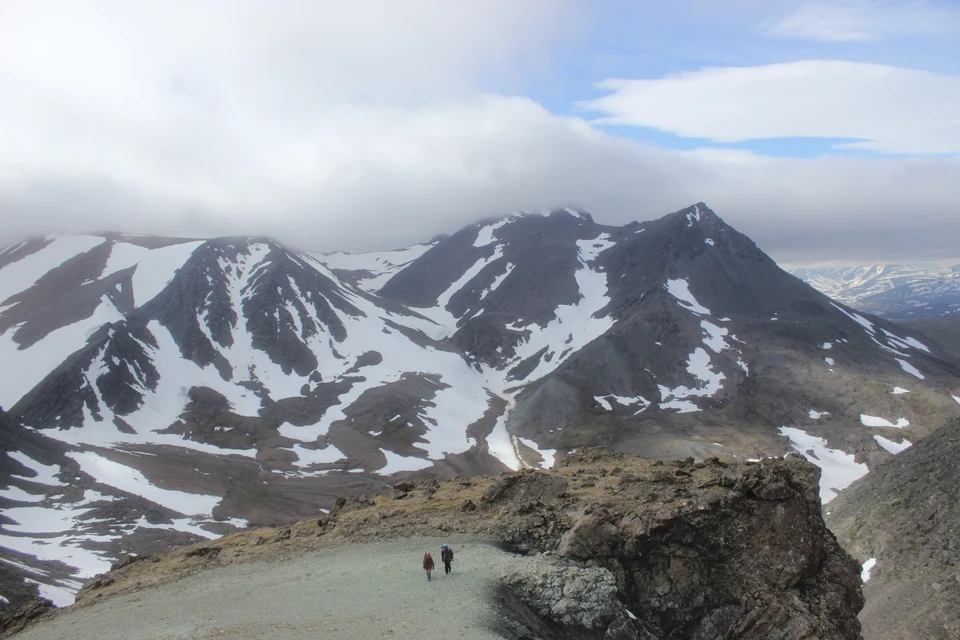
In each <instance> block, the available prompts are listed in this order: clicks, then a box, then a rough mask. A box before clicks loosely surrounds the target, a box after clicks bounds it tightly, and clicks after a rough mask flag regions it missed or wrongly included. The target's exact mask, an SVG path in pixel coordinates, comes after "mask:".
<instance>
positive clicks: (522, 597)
mask: <svg viewBox="0 0 960 640" xmlns="http://www.w3.org/2000/svg"><path fill="white" fill-rule="evenodd" d="M503 582H504V584H505V585H506V587H507V588H508V589H509V590H510V591H512V592H513V594H515V595H516V597H517V599H518V600H519V601H520V602H521V603H522V604H523V605H525V606H526V607H529V609H530V610H531V611H532V612H533V613H534V614H535V615H536V617H537V618H539V620H540V621H542V622H543V623H544V624H543V626H542V627H541V626H540V625H535V626H534V628H532V629H529V628H528V629H525V630H524V631H525V634H522V635H521V634H518V633H517V629H516V627H520V626H521V624H522V622H521V621H522V620H523V618H520V619H519V620H518V618H519V616H518V615H517V612H516V611H514V612H513V614H512V615H511V618H512V620H513V625H504V628H503V629H501V631H505V632H506V633H504V635H505V637H507V638H522V637H531V635H526V634H536V635H533V636H532V637H537V636H541V637H542V635H541V634H543V632H544V631H545V630H549V633H550V635H549V636H547V637H550V638H554V637H560V638H565V637H570V638H573V637H576V638H583V639H584V640H589V639H591V638H596V639H601V638H602V639H604V640H628V639H637V638H647V637H650V636H647V635H639V634H638V632H637V631H636V630H635V629H633V628H632V627H633V625H631V623H630V614H629V613H627V609H626V607H625V606H624V605H623V604H622V603H621V602H620V600H619V599H618V597H617V595H618V594H617V580H616V578H615V577H614V575H613V574H612V573H610V571H608V570H606V569H602V568H600V567H591V568H579V567H572V566H551V567H548V568H544V569H542V570H540V571H530V572H526V573H514V574H510V575H508V576H504V578H503ZM525 617H527V616H525ZM511 626H513V627H514V628H512V629H511ZM537 627H540V628H539V629H538V628H537ZM544 627H545V629H544ZM538 631H539V633H538Z"/></svg>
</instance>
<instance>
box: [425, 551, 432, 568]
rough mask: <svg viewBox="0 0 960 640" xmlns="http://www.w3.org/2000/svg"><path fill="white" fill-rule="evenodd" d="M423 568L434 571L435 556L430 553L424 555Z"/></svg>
mask: <svg viewBox="0 0 960 640" xmlns="http://www.w3.org/2000/svg"><path fill="white" fill-rule="evenodd" d="M423 568H424V569H426V570H427V571H433V558H431V557H430V554H429V553H428V554H427V555H425V556H423Z"/></svg>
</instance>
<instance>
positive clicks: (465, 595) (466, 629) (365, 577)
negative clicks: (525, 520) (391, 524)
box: [16, 537, 537, 640]
mask: <svg viewBox="0 0 960 640" xmlns="http://www.w3.org/2000/svg"><path fill="white" fill-rule="evenodd" d="M441 542H448V543H449V544H450V546H451V547H453V549H454V552H455V553H456V560H455V561H454V563H453V572H452V573H451V574H450V575H449V576H446V575H444V573H443V564H442V563H440V543H441ZM425 551H430V553H431V555H433V557H434V560H435V561H436V562H437V565H438V569H439V570H434V573H433V581H432V582H427V580H426V577H425V575H424V572H423V570H422V569H421V568H420V567H421V562H422V558H423V554H424V552H425ZM530 562H537V560H536V559H531V558H523V557H518V556H515V555H512V554H509V553H506V552H504V551H501V550H499V549H497V548H496V547H494V546H493V545H492V544H490V543H487V542H485V541H481V540H477V539H470V538H462V537H460V538H458V537H450V538H443V539H441V538H412V539H407V540H398V541H394V542H388V543H372V544H363V545H352V546H349V547H343V548H340V549H332V550H326V551H320V552H314V553H310V554H307V555H303V556H299V557H297V558H295V559H291V560H287V561H283V562H271V563H260V562H257V563H249V564H238V565H231V566H227V567H219V568H214V569H209V570H207V571H205V572H203V573H201V574H199V575H195V576H192V577H190V578H187V579H185V580H182V581H180V582H177V583H175V584H170V585H165V586H162V587H157V588H155V589H149V590H145V591H141V592H137V593H132V594H127V595H122V596H116V597H114V598H110V599H108V600H106V601H104V602H102V603H99V604H96V605H93V606H89V607H84V608H82V609H78V610H76V611H71V610H65V611H63V612H61V613H60V615H58V616H57V617H56V618H54V619H53V620H50V621H47V622H45V623H42V624H40V625H38V626H36V627H34V628H32V629H28V630H27V631H25V632H23V633H21V634H19V635H17V636H16V638H18V639H19V640H55V639H57V640H86V639H90V640H93V639H97V640H161V639H162V640H187V639H189V640H206V639H208V638H231V639H242V638H271V639H273V638H276V639H278V640H281V639H282V640H299V639H301V638H312V639H315V638H349V639H350V640H364V639H374V638H376V639H378V640H379V639H381V638H389V637H395V638H417V639H418V640H440V639H443V640H449V639H451V638H467V639H481V638H482V639H485V640H486V639H492V638H497V637H498V636H497V635H496V634H495V633H493V632H492V631H490V630H489V621H490V619H491V616H492V614H493V607H492V603H491V600H490V597H489V589H490V587H492V586H493V584H494V583H495V581H496V578H497V577H498V576H500V575H502V574H504V573H508V572H510V571H513V570H516V569H519V568H520V566H521V565H523V564H525V563H530Z"/></svg>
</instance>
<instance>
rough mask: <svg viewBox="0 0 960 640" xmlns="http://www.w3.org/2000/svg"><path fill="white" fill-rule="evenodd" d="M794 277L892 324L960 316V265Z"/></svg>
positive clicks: (811, 271) (808, 271) (818, 271)
mask: <svg viewBox="0 0 960 640" xmlns="http://www.w3.org/2000/svg"><path fill="white" fill-rule="evenodd" d="M791 273H793V275H795V276H797V277H798V278H800V279H801V280H803V281H804V282H806V283H808V284H809V285H811V286H812V287H814V288H815V289H818V290H819V291H822V292H823V293H825V294H827V295H828V296H830V297H831V298H833V299H834V300H839V301H840V302H843V303H844V304H846V305H849V306H851V307H853V308H855V309H858V310H860V311H865V312H866V313H872V314H874V315H878V316H880V317H882V318H887V319H890V320H916V319H920V318H933V317H937V316H943V315H949V314H953V313H958V312H960V264H958V265H953V266H926V267H924V266H915V265H901V264H875V265H867V266H851V267H833V268H797V269H792V270H791Z"/></svg>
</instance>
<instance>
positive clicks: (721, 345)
mask: <svg viewBox="0 0 960 640" xmlns="http://www.w3.org/2000/svg"><path fill="white" fill-rule="evenodd" d="M700 328H701V329H703V330H704V331H705V332H706V333H707V337H706V338H704V339H703V344H705V345H707V346H708V347H710V349H712V350H713V352H714V353H720V352H721V351H723V350H724V349H729V348H730V345H729V344H727V341H726V340H725V338H726V336H727V335H728V334H729V333H730V330H729V329H727V328H726V327H718V326H717V325H715V324H713V323H712V322H707V321H706V320H701V321H700Z"/></svg>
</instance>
